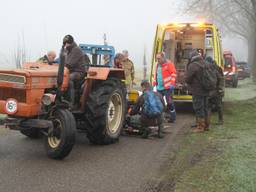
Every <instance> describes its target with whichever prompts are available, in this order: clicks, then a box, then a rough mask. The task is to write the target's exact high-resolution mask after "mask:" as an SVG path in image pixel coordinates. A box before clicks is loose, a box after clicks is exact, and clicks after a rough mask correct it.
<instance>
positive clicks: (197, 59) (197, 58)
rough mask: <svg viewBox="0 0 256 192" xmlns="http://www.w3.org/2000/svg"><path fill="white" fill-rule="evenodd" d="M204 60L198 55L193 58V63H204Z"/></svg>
mask: <svg viewBox="0 0 256 192" xmlns="http://www.w3.org/2000/svg"><path fill="white" fill-rule="evenodd" d="M202 60H203V58H202V56H201V55H196V56H193V57H192V58H191V62H195V61H202Z"/></svg>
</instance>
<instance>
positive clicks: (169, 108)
mask: <svg viewBox="0 0 256 192" xmlns="http://www.w3.org/2000/svg"><path fill="white" fill-rule="evenodd" d="M157 92H158V93H160V94H161V95H162V96H163V97H165V99H166V102H167V110H166V112H167V113H168V114H170V120H171V121H175V120H176V110H175V105H174V102H173V99H172V91H171V90H169V89H167V90H161V91H159V90H158V91H157Z"/></svg>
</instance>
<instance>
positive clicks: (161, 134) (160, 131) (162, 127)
mask: <svg viewBox="0 0 256 192" xmlns="http://www.w3.org/2000/svg"><path fill="white" fill-rule="evenodd" d="M163 129H164V125H163V124H161V125H159V126H158V138H164V134H163Z"/></svg>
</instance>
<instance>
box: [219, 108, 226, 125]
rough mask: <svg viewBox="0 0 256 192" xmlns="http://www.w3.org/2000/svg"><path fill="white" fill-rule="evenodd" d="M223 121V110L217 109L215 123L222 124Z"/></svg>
mask: <svg viewBox="0 0 256 192" xmlns="http://www.w3.org/2000/svg"><path fill="white" fill-rule="evenodd" d="M223 123H224V121H223V112H222V110H220V111H218V123H217V125H223Z"/></svg>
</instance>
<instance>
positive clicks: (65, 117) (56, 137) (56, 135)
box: [45, 109, 76, 159]
mask: <svg viewBox="0 0 256 192" xmlns="http://www.w3.org/2000/svg"><path fill="white" fill-rule="evenodd" d="M51 120H52V123H53V127H51V128H49V129H48V136H47V137H46V138H45V149H46V152H47V155H48V156H49V157H50V158H52V159H63V158H65V157H66V156H67V155H68V154H69V153H70V152H71V150H72V148H73V146H74V144H75V134H76V122H75V119H74V116H73V115H72V113H70V112H69V111H68V110H66V109H58V110H56V111H55V112H54V113H53V118H52V119H51Z"/></svg>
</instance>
